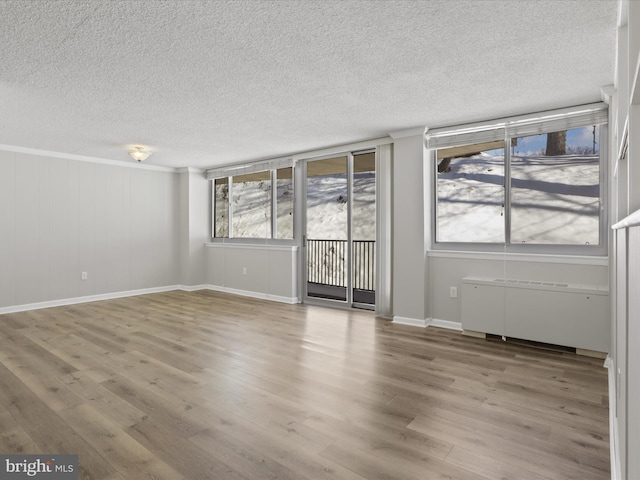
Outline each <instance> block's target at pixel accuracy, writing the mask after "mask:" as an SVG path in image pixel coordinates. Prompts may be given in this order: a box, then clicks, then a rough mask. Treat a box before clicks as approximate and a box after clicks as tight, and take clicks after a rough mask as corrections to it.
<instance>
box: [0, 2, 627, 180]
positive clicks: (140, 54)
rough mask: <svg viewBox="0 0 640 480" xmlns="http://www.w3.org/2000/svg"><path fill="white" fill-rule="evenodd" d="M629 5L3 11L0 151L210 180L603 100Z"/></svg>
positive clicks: (168, 5) (166, 5)
mask: <svg viewBox="0 0 640 480" xmlns="http://www.w3.org/2000/svg"><path fill="white" fill-rule="evenodd" d="M616 14H617V1H616V0H599V1H591V0H580V1H578V0H531V1H528V0H505V1H488V0H487V1H485V0H474V1H465V0H430V1H426V0H425V1H419V0H411V1H401V0H393V1H384V0H378V1H375V0H371V1H360V0H356V1H354V0H339V1H334V0H323V1H304V0H303V1H294V0H284V1H268V0H227V1H213V0H212V1H189V0H174V1H170V0H165V1H159V0H146V1H118V0H113V1H95V0H90V1H71V0H32V1H29V0H15V1H14V0H8V1H7V0H2V1H0V45H1V47H0V107H1V115H0V144H5V145H14V146H19V147H29V148H36V149H43V150H49V151H54V152H62V153H71V154H80V155H87V156H92V157H98V158H104V159H110V160H120V161H127V160H128V159H129V157H128V155H127V154H126V152H127V150H128V147H130V146H132V145H134V144H141V145H144V146H146V147H148V148H149V149H150V150H152V151H153V152H154V153H153V155H152V156H151V157H150V158H149V159H148V160H147V161H146V162H145V163H149V164H155V165H165V166H173V167H186V166H189V167H200V168H206V167H212V166H216V165H223V164H229V163H238V162H241V161H248V160H257V159H263V158H270V157H279V156H285V155H287V154H292V153H296V152H303V151H308V150H313V149H318V148H323V147H328V146H332V145H339V144H344V143H349V142H357V141H361V140H366V139H371V138H377V137H381V136H386V135H387V134H389V133H390V132H394V131H398V130H402V129H405V128H413V127H424V126H430V127H436V126H443V125H448V124H454V123H462V122H467V121H476V120H483V119H488V118H492V117H497V116H505V115H511V114H520V113H527V112H530V111H537V110H544V109H549V108H555V107H564V106H570V105H575V104H581V103H588V102H592V101H598V100H600V87H602V86H604V85H607V84H611V83H613V59H614V51H615V33H616Z"/></svg>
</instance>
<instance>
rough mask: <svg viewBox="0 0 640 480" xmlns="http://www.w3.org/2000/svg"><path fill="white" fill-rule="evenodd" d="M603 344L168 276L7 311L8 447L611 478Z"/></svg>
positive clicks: (249, 463)
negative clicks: (572, 348)
mask: <svg viewBox="0 0 640 480" xmlns="http://www.w3.org/2000/svg"><path fill="white" fill-rule="evenodd" d="M607 395H608V387H607V374H606V371H605V369H604V368H603V365H602V361H601V360H597V359H593V358H587V357H580V356H576V355H573V354H569V353H560V352H553V351H548V350H538V349H534V348H530V347H527V346H523V345H514V344H510V343H504V342H496V341H488V340H482V339H477V338H472V337H466V336H463V335H461V334H460V333H459V332H453V331H448V330H442V329H438V328H432V327H430V328H427V329H419V328H415V327H407V326H402V325H396V324H392V323H390V322H389V321H387V320H385V319H381V318H376V317H375V316H374V315H373V314H372V313H370V312H365V311H357V310H336V309H329V308H322V307H317V306H309V305H284V304H279V303H274V302H267V301H262V300H256V299H250V298H245V297H237V296H233V295H228V294H222V293H214V292H207V291H201V292H191V293H189V292H180V291H175V292H167V293H160V294H153V295H144V296H139V297H129V298H122V299H115V300H108V301H102V302H94V303H88V304H83V305H71V306H65V307H57V308H50V309H43V310H34V311H30V312H23V313H12V314H7V315H0V450H1V451H3V452H5V453H24V454H28V453H75V454H78V455H79V463H80V473H81V476H80V478H83V479H92V480H124V479H126V480H137V479H156V480H157V479H167V480H179V479H189V480H196V479H203V480H204V479H225V480H226V479H231V480H234V479H237V480H253V479H296V480H298V479H300V480H305V479H309V480H365V479H366V480H375V479H387V480H389V479H394V480H396V479H397V480H410V479H420V480H432V479H449V480H461V479H470V480H494V479H505V480H506V479H509V480H511V479H528V480H557V479H560V478H562V479H564V478H575V479H584V480H590V479H593V480H603V479H608V478H609V477H610V472H609V437H608V432H609V429H608V407H607V405H608V397H607Z"/></svg>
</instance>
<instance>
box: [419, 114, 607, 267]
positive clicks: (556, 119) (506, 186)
mask: <svg viewBox="0 0 640 480" xmlns="http://www.w3.org/2000/svg"><path fill="white" fill-rule="evenodd" d="M606 119H607V111H606V108H605V107H603V106H595V107H593V108H587V107H584V108H582V109H573V110H565V111H561V112H550V113H547V114H541V115H536V116H529V117H520V118H516V119H507V120H504V121H502V122H495V123H494V124H479V125H476V126H475V127H473V126H472V127H464V128H460V129H438V130H435V131H432V132H429V131H427V134H426V141H427V147H428V148H430V149H432V150H433V155H434V158H435V165H434V171H435V174H434V175H435V178H436V180H435V202H434V203H435V215H434V218H435V221H434V227H435V237H434V238H435V245H434V247H435V248H438V247H439V248H470V247H471V246H473V248H480V249H483V248H484V249H491V248H493V249H498V248H499V249H504V248H506V249H507V250H508V251H509V250H513V251H522V250H530V251H536V250H538V251H541V252H543V251H544V252H552V253H553V252H558V253H584V254H589V253H590V254H605V253H606V233H605V231H606V230H605V229H606V218H605V210H606V209H604V208H603V200H604V192H603V190H604V185H606V182H605V179H604V175H605V172H606V168H604V165H605V164H604V161H605V160H604V152H605V151H606V148H601V141H606V132H605V130H606ZM434 147H435V148H434Z"/></svg>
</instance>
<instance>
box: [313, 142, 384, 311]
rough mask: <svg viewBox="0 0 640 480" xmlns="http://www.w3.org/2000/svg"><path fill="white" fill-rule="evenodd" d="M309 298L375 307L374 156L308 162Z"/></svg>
mask: <svg viewBox="0 0 640 480" xmlns="http://www.w3.org/2000/svg"><path fill="white" fill-rule="evenodd" d="M305 167H306V168H305V195H304V200H305V205H304V217H305V218H304V231H305V235H304V242H303V252H304V260H305V266H306V268H305V274H306V278H305V280H306V281H305V285H306V292H305V299H306V300H307V301H308V300H309V299H314V300H322V301H327V302H333V303H341V304H344V305H346V306H358V307H363V308H373V306H374V304H375V233H376V225H375V218H376V211H375V198H376V192H375V183H376V182H375V153H374V152H358V153H348V154H345V155H340V156H335V157H331V158H325V159H320V160H313V161H312V160H309V161H307V162H306V163H305Z"/></svg>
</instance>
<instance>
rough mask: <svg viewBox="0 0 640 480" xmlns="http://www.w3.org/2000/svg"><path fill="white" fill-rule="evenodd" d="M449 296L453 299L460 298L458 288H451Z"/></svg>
mask: <svg viewBox="0 0 640 480" xmlns="http://www.w3.org/2000/svg"><path fill="white" fill-rule="evenodd" d="M449 296H450V297H451V298H458V287H449Z"/></svg>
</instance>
